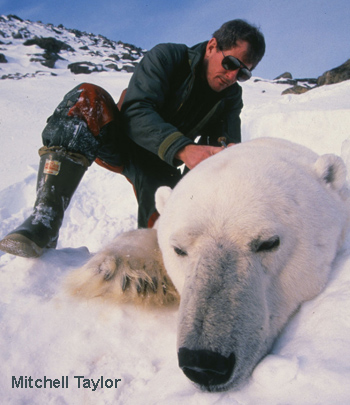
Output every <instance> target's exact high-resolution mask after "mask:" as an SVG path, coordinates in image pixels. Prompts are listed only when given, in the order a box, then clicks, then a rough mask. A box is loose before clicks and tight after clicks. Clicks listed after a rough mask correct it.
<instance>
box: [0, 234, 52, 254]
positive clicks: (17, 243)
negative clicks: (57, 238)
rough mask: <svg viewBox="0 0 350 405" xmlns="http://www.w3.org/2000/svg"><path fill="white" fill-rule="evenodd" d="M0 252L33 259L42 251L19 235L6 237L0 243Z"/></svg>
mask: <svg viewBox="0 0 350 405" xmlns="http://www.w3.org/2000/svg"><path fill="white" fill-rule="evenodd" d="M0 250H2V251H4V252H6V253H10V254H11V255H15V256H21V257H27V258H35V257H39V256H41V255H42V254H43V251H44V249H43V248H41V247H39V246H38V245H37V244H36V243H34V242H33V241H31V240H30V239H28V238H27V237H26V236H23V235H21V234H19V233H13V234H10V235H7V236H6V237H5V238H4V239H3V240H2V241H0Z"/></svg>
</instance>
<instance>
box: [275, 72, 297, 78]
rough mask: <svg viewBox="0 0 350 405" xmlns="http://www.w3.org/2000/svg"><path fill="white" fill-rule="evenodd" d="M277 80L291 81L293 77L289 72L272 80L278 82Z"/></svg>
mask: <svg viewBox="0 0 350 405" xmlns="http://www.w3.org/2000/svg"><path fill="white" fill-rule="evenodd" d="M279 79H293V76H292V74H291V73H289V72H285V73H282V74H281V75H279V76H277V77H276V78H275V79H274V80H279Z"/></svg>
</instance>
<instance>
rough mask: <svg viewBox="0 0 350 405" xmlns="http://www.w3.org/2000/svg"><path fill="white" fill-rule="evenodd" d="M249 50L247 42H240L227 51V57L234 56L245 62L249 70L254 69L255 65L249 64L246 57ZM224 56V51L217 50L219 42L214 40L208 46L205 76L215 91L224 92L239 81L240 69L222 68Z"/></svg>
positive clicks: (205, 56)
mask: <svg viewBox="0 0 350 405" xmlns="http://www.w3.org/2000/svg"><path fill="white" fill-rule="evenodd" d="M248 49H249V44H248V42H247V41H243V40H238V41H237V43H236V46H235V47H234V48H231V49H228V50H225V51H224V53H225V56H227V55H232V56H234V57H235V58H237V59H239V60H240V61H241V62H243V63H244V64H245V65H246V66H247V67H248V68H249V69H252V67H253V65H252V64H251V63H247V61H246V55H247V51H248ZM223 58H224V56H223V54H222V51H220V50H219V49H218V48H217V41H216V39H215V38H212V39H211V40H210V41H209V42H208V44H207V49H206V52H205V55H204V69H205V76H206V78H207V81H208V84H209V86H210V87H211V89H212V90H214V91H217V92H219V91H222V90H224V89H226V88H227V87H229V86H231V85H232V84H234V83H236V81H237V74H238V71H239V69H236V70H226V69H224V67H223V66H222V64H221V62H222V60H223Z"/></svg>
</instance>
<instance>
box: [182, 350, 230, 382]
mask: <svg viewBox="0 0 350 405" xmlns="http://www.w3.org/2000/svg"><path fill="white" fill-rule="evenodd" d="M178 359H179V366H180V368H181V369H182V371H183V372H184V373H185V375H186V376H187V377H188V378H189V379H190V380H191V381H193V382H195V383H197V384H200V385H202V386H204V387H206V388H207V389H208V390H210V387H213V386H216V385H221V384H224V383H226V382H227V381H228V380H229V378H230V376H231V375H232V372H233V368H234V365H235V355H234V354H233V353H231V355H230V356H228V357H225V356H223V355H221V354H220V353H216V352H212V351H210V350H190V349H187V348H186V347H181V348H180V349H179V352H178Z"/></svg>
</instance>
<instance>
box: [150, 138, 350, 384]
mask: <svg viewBox="0 0 350 405" xmlns="http://www.w3.org/2000/svg"><path fill="white" fill-rule="evenodd" d="M345 178H346V169H345V165H344V163H343V162H342V160H341V159H340V158H339V157H336V156H335V155H324V156H321V157H319V156H318V155H316V154H315V153H313V152H312V151H310V150H309V149H307V148H304V147H302V146H299V145H296V144H293V143H290V142H288V141H282V140H277V139H272V138H271V139H270V138H265V139H259V140H255V141H250V142H246V143H243V144H240V145H236V146H233V147H230V148H228V149H227V150H224V151H223V152H220V153H218V154H217V155H215V156H213V157H211V158H209V159H207V160H205V161H204V162H202V163H201V164H200V165H198V166H197V167H196V168H195V169H193V170H191V171H190V172H189V173H188V174H187V175H186V176H185V177H184V178H183V179H182V180H181V181H180V182H179V184H178V185H177V186H176V187H175V189H174V190H173V191H172V190H170V189H169V188H166V187H162V188H160V189H159V190H158V191H157V194H156V201H157V208H158V210H159V211H160V213H161V216H160V219H159V224H158V241H159V245H160V248H161V251H162V255H163V259H164V264H165V268H166V270H167V272H168V274H169V276H170V277H171V279H172V281H173V283H174V284H175V286H176V288H177V290H178V291H179V293H180V295H181V302H180V309H179V318H178V322H179V323H178V357H179V365H180V367H181V368H182V370H183V371H184V373H185V374H186V376H187V377H189V378H190V379H191V380H192V381H194V382H195V383H197V384H198V385H199V386H201V387H202V388H203V389H206V390H209V391H219V390H224V389H227V388H230V387H237V386H239V385H240V384H242V383H243V382H244V381H246V380H247V378H248V377H249V375H250V374H251V372H252V370H253V369H254V367H255V366H256V364H257V363H258V362H259V360H260V359H261V358H262V357H263V356H264V355H265V354H266V353H267V352H268V351H269V350H270V348H271V346H272V344H273V342H274V340H275V339H276V337H277V336H278V334H279V333H280V332H281V330H282V329H283V327H284V326H285V324H286V323H287V321H288V319H289V318H290V317H291V315H292V314H293V313H294V312H295V311H296V310H297V309H298V307H299V306H300V304H301V303H302V302H304V301H305V300H309V299H312V298H313V297H315V296H316V295H317V294H318V293H319V292H320V291H321V290H322V288H323V287H324V285H325V283H326V281H327V277H328V274H329V271H330V269H331V264H332V262H333V260H334V258H335V256H336V254H337V251H338V249H339V247H340V246H341V243H342V238H343V237H344V233H345V231H346V228H347V223H348V207H347V189H346V185H345Z"/></svg>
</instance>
